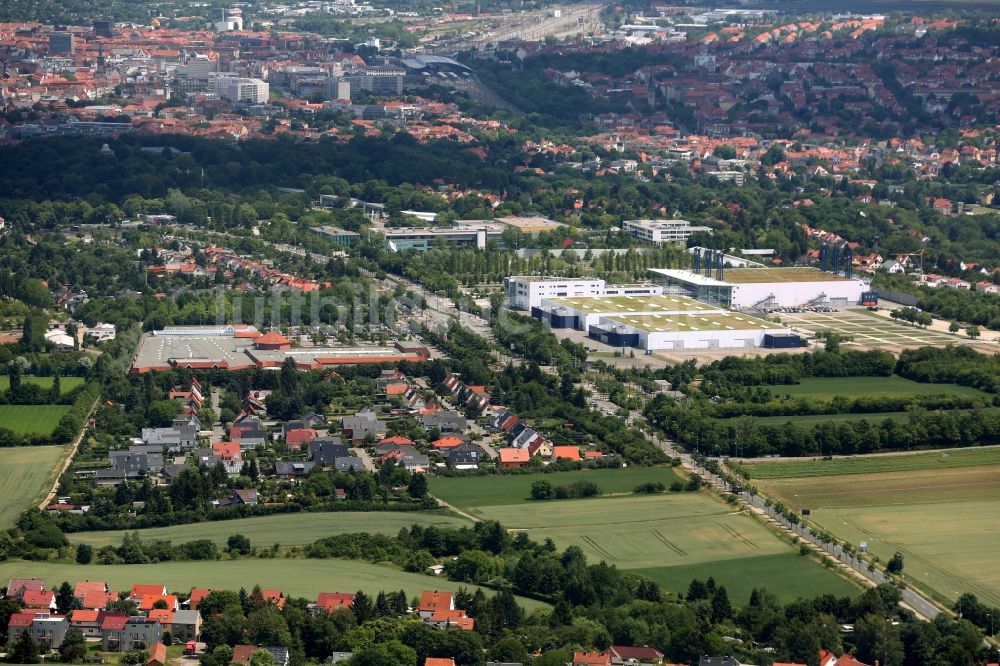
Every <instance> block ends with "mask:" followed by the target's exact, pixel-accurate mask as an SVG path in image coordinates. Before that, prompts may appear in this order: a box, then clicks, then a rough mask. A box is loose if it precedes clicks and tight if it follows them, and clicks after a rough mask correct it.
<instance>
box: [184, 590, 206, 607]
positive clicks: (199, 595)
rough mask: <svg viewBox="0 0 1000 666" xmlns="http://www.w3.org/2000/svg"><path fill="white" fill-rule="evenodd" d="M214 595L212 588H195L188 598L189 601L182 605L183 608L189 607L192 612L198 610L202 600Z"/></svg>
mask: <svg viewBox="0 0 1000 666" xmlns="http://www.w3.org/2000/svg"><path fill="white" fill-rule="evenodd" d="M211 593H212V588H210V587H195V588H192V589H191V595H190V596H188V600H187V601H185V602H184V603H182V604H181V606H187V608H189V609H190V610H198V606H200V605H201V601H202V599H204V598H205V597H207V596H208V595H210V594H211Z"/></svg>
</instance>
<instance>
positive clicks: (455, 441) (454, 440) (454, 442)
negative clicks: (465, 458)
mask: <svg viewBox="0 0 1000 666" xmlns="http://www.w3.org/2000/svg"><path fill="white" fill-rule="evenodd" d="M469 441H470V440H469V438H468V437H466V436H465V435H446V436H444V437H439V438H438V439H435V440H434V441H433V442H431V446H433V447H434V448H435V449H438V450H443V449H450V448H453V447H456V446H460V445H462V444H466V443H468V442H469Z"/></svg>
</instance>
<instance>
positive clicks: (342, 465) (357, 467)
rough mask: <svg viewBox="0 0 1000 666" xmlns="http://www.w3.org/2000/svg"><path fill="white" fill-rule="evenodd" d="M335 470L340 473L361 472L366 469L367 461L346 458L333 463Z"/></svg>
mask: <svg viewBox="0 0 1000 666" xmlns="http://www.w3.org/2000/svg"><path fill="white" fill-rule="evenodd" d="M333 468H334V469H335V470H337V471H338V472H360V471H362V470H364V468H365V461H364V460H362V459H361V458H359V457H358V456H344V457H343V458H337V459H336V460H334V461H333Z"/></svg>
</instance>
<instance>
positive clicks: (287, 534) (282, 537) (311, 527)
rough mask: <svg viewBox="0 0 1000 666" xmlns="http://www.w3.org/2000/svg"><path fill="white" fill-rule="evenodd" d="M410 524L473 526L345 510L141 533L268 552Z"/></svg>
mask: <svg viewBox="0 0 1000 666" xmlns="http://www.w3.org/2000/svg"><path fill="white" fill-rule="evenodd" d="M411 525H422V526H425V527H426V526H430V525H438V526H449V527H461V526H463V525H471V522H470V521H468V520H467V519H465V518H459V517H457V516H449V515H440V514H427V513H412V512H396V513H394V512H390V511H372V512H347V511H343V512H337V513H292V514H282V515H277V516H261V517H257V518H242V519H239V520H220V521H215V522H209V523H195V524H193V525H173V526H171V527H155V528H150V529H145V530H140V531H139V535H140V536H141V537H142V539H143V540H150V541H151V540H154V539H158V540H163V541H172V542H174V543H175V544H178V543H185V542H187V541H195V540H197V539H210V540H211V541H214V542H215V543H216V544H217V545H220V546H224V545H225V544H226V540H227V539H228V538H229V536H230V535H232V534H242V535H244V536H246V537H247V538H248V539H250V543H251V544H253V545H254V546H265V547H266V546H270V545H272V544H275V543H279V544H281V545H282V546H301V545H305V544H310V543H312V542H314V541H316V540H317V539H321V538H323V537H327V536H333V535H336V534H349V533H352V532H369V533H372V534H390V535H391V534H396V533H398V532H399V530H400V529H402V528H404V527H409V526H411ZM125 533H126V532H124V531H109V532H77V533H75V534H70V535H69V539H70V541H73V542H74V543H89V544H91V545H92V546H95V547H97V548H100V547H101V546H107V545H109V544H110V545H118V544H120V543H121V541H122V536H124V535H125Z"/></svg>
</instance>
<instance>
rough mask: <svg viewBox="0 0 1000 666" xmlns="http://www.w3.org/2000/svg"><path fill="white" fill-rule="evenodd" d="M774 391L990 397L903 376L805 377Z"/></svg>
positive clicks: (813, 395) (826, 395)
mask: <svg viewBox="0 0 1000 666" xmlns="http://www.w3.org/2000/svg"><path fill="white" fill-rule="evenodd" d="M768 388H769V389H771V392H772V393H774V394H776V395H783V394H785V393H787V394H788V395H790V396H792V397H793V398H810V399H815V400H822V399H827V400H829V399H832V398H833V397H834V396H838V395H842V396H846V397H848V398H883V397H885V398H897V397H901V396H918V395H959V396H968V397H979V398H983V399H984V400H987V401H991V400H992V396H990V395H988V394H987V393H984V392H983V391H980V390H979V389H974V388H971V387H968V386H959V385H958V384H924V383H921V382H915V381H913V380H911V379H906V378H905V377H898V376H896V375H893V376H891V377H808V378H806V379H803V380H802V381H800V382H799V383H798V384H788V385H785V384H780V385H776V386H769V387H768Z"/></svg>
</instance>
